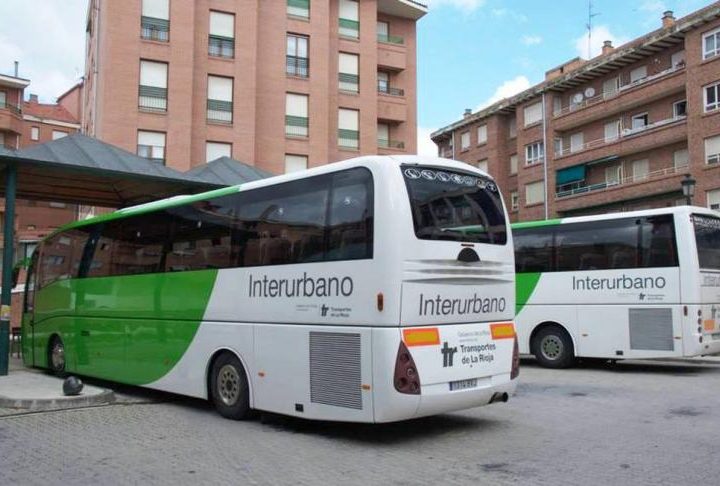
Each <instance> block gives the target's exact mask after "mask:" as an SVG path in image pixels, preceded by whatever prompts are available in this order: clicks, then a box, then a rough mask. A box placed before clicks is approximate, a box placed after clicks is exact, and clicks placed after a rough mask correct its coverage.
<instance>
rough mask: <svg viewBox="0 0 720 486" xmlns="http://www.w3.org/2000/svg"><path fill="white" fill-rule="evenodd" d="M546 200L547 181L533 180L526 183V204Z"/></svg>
mask: <svg viewBox="0 0 720 486" xmlns="http://www.w3.org/2000/svg"><path fill="white" fill-rule="evenodd" d="M543 202H545V183H544V182H543V181H537V182H531V183H530V184H526V185H525V205H526V206H530V205H533V204H540V203H543Z"/></svg>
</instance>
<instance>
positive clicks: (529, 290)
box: [515, 272, 542, 315]
mask: <svg viewBox="0 0 720 486" xmlns="http://www.w3.org/2000/svg"><path fill="white" fill-rule="evenodd" d="M540 275H542V274H541V273H540V272H533V273H518V274H516V275H515V315H517V314H519V313H520V311H521V310H522V308H523V307H525V304H527V301H528V300H529V299H530V296H531V295H532V294H533V292H534V291H535V287H537V284H538V282H539V281H540Z"/></svg>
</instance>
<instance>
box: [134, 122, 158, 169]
mask: <svg viewBox="0 0 720 486" xmlns="http://www.w3.org/2000/svg"><path fill="white" fill-rule="evenodd" d="M137 154H138V156H140V157H144V158H146V159H150V160H152V161H154V162H160V163H165V133H163V132H147V131H143V130H139V131H138V142H137Z"/></svg>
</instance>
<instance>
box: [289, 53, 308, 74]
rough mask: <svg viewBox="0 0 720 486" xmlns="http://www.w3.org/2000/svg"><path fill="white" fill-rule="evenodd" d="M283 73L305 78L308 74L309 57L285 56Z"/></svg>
mask: <svg viewBox="0 0 720 486" xmlns="http://www.w3.org/2000/svg"><path fill="white" fill-rule="evenodd" d="M285 73H286V74H287V75H288V76H295V77H298V78H307V77H308V76H309V75H310V59H308V58H307V57H298V56H285Z"/></svg>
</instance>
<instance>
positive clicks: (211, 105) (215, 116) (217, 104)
mask: <svg viewBox="0 0 720 486" xmlns="http://www.w3.org/2000/svg"><path fill="white" fill-rule="evenodd" d="M207 120H208V121H210V122H220V123H232V121H233V103H232V101H222V100H210V99H209V100H207Z"/></svg>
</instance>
